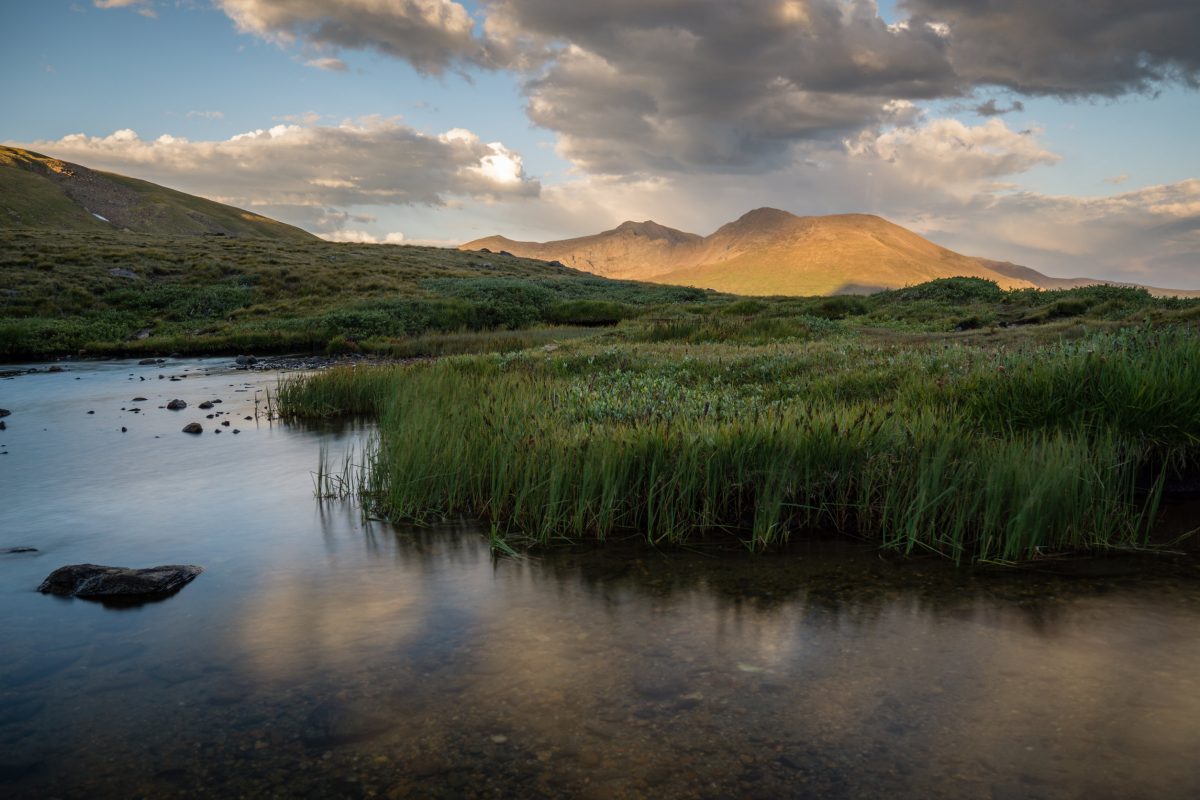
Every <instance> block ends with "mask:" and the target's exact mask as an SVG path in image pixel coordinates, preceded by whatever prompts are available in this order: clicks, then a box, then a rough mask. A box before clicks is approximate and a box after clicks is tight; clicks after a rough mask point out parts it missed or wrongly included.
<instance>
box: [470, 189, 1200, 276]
mask: <svg viewBox="0 0 1200 800" xmlns="http://www.w3.org/2000/svg"><path fill="white" fill-rule="evenodd" d="M484 248H486V249H488V250H493V251H499V250H504V251H507V252H509V253H512V254H513V255H517V256H524V257H527V258H540V259H543V260H555V261H561V262H562V263H564V264H566V265H567V266H571V267H575V268H576V269H580V270H585V271H587V272H594V273H596V274H598V275H603V276H605V277H611V278H625V279H632V280H643V281H653V282H656V283H671V284H680V285H684V286H698V287H702V288H706V289H716V290H719V291H723V292H733V293H736V294H749V295H824V294H849V293H855V294H858V293H866V292H873V291H878V290H880V289H891V288H898V287H902V286H909V285H912V284H916V283H922V282H924V281H928V280H933V279H934V278H950V277H957V276H973V277H979V278H987V279H989V280H993V281H995V282H996V283H998V284H1000V286H1002V287H1004V288H1008V289H1022V288H1041V289H1051V288H1055V289H1057V288H1069V287H1072V286H1089V285H1093V284H1097V283H1103V281H1099V280H1094V279H1091V278H1051V277H1049V276H1047V275H1043V274H1042V273H1040V272H1038V271H1036V270H1033V269H1030V268H1028V267H1022V266H1018V265H1016V264H1009V263H1007V262H1002V261H991V260H988V259H983V258H975V257H972V256H965V255H962V254H961V253H956V252H954V251H953V250H947V249H946V248H944V247H940V246H938V245H936V244H934V243H933V242H931V241H929V240H928V239H925V238H924V237H922V236H919V235H917V234H915V233H913V232H912V231H910V230H908V229H907V228H902V227H901V226H899V225H896V224H893V223H891V222H888V221H887V220H885V219H883V218H881V217H877V216H873V215H871V214H837V215H832V216H824V217H799V216H796V215H795V214H789V213H788V212H786V211H780V210H779V209H775V208H759V209H755V210H754V211H751V212H749V213H747V214H745V215H743V216H742V217H740V218H739V219H737V220H735V221H733V222H730V223H729V224H727V225H723V226H722V227H721V228H719V229H718V230H717V231H716V232H715V233H713V234H712V235H710V236H697V235H696V234H694V233H685V232H684V231H678V230H675V229H673V228H667V227H665V226H663V225H659V224H658V223H655V222H650V221H647V222H625V223H623V224H621V225H619V226H617V227H616V228H613V229H612V230H610V231H604V232H603V233H598V234H595V235H594V236H583V237H580V238H577V239H565V240H562V241H557V242H545V243H538V242H517V241H513V240H511V239H506V238H504V237H502V236H490V237H488V238H486V239H477V240H476V241H473V242H468V243H467V244H464V245H461V248H460V249H463V250H481V249H484ZM1150 291H1151V292H1153V293H1159V294H1183V293H1180V292H1172V291H1171V290H1160V289H1151V290H1150Z"/></svg>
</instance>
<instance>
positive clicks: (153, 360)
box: [138, 358, 158, 367]
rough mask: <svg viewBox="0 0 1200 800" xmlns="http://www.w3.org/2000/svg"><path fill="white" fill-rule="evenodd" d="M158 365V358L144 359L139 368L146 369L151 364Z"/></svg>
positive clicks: (139, 363)
mask: <svg viewBox="0 0 1200 800" xmlns="http://www.w3.org/2000/svg"><path fill="white" fill-rule="evenodd" d="M157 363H158V359H157V358H143V359H142V360H141V361H139V362H138V366H139V367H145V366H149V365H150V364H157Z"/></svg>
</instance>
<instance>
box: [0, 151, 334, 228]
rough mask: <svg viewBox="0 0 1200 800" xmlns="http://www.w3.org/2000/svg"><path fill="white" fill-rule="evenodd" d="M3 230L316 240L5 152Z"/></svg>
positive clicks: (211, 206) (0, 184)
mask: <svg viewBox="0 0 1200 800" xmlns="http://www.w3.org/2000/svg"><path fill="white" fill-rule="evenodd" d="M5 228H40V229H51V230H58V231H89V230H110V231H111V230H130V231H134V232H137V233H163V234H209V235H224V236H238V237H254V238H266V239H276V240H283V241H296V242H302V241H303V242H308V241H312V240H314V239H315V238H316V237H315V236H313V235H312V234H310V233H308V232H306V231H303V230H301V229H299V228H295V227H292V226H291V225H285V224H284V223H282V222H277V221H275V220H273V219H269V218H267V217H264V216H260V215H259V214H254V213H252V212H249V211H243V210H242V209H240V208H234V207H233V206H227V205H223V204H221V203H215V202H213V201H212V200H205V199H204V198H202V197H196V196H195V195H190V194H184V193H183V192H177V191H175V190H174V189H167V188H166V187H163V186H158V185H157V184H153V183H149V182H147V181H141V180H138V179H136V178H128V177H125V176H124V175H117V174H114V173H111V172H99V171H97V170H92V169H88V168H87V167H83V166H80V165H79V164H71V163H69V162H66V161H59V160H58V159H56V158H51V157H49V156H44V155H42V154H41V153H34V152H31V151H29V150H21V149H19V148H16V147H5V146H3V145H0V229H5Z"/></svg>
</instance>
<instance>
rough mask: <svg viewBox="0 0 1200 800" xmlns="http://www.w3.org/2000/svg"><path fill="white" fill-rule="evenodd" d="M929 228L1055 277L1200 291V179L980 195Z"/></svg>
mask: <svg viewBox="0 0 1200 800" xmlns="http://www.w3.org/2000/svg"><path fill="white" fill-rule="evenodd" d="M930 232H931V233H933V234H934V235H935V236H938V237H939V238H941V239H943V240H945V241H946V242H947V243H948V244H949V245H950V246H958V247H960V248H969V249H968V252H972V253H973V254H977V255H978V254H983V255H988V256H989V257H993V258H996V257H1000V258H1005V259H1007V260H1011V261H1017V262H1018V263H1025V264H1028V265H1030V266H1034V267H1037V266H1038V265H1039V264H1041V265H1043V266H1044V267H1045V268H1046V269H1048V270H1049V271H1052V272H1053V274H1057V275H1064V276H1076V275H1083V276H1088V277H1099V278H1107V279H1111V280H1122V281H1132V282H1138V283H1149V284H1151V285H1158V286H1167V287H1174V288H1192V289H1197V288H1200V180H1195V179H1189V180H1185V181H1179V182H1177V183H1172V184H1164V185H1160V186H1151V187H1147V188H1145V189H1139V190H1136V191H1131V192H1124V193H1121V194H1116V195H1109V196H1103V197H1069V196H1053V195H1045V194H1039V193H1036V192H1019V193H1014V194H1005V195H999V196H994V197H986V198H980V199H979V201H978V202H977V203H975V204H973V205H972V206H971V207H969V208H964V209H962V210H961V211H960V212H959V213H957V214H950V215H948V216H947V217H946V218H945V219H944V220H942V221H940V222H939V223H937V224H936V225H934V226H933V227H932V229H931V230H930ZM994 254H995V255H994Z"/></svg>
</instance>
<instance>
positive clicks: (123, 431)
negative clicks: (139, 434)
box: [121, 425, 129, 433]
mask: <svg viewBox="0 0 1200 800" xmlns="http://www.w3.org/2000/svg"><path fill="white" fill-rule="evenodd" d="M121 433H129V428H126V427H125V426H124V425H122V426H121Z"/></svg>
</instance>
